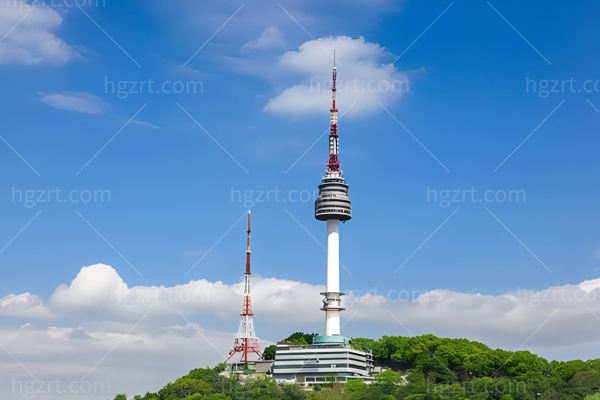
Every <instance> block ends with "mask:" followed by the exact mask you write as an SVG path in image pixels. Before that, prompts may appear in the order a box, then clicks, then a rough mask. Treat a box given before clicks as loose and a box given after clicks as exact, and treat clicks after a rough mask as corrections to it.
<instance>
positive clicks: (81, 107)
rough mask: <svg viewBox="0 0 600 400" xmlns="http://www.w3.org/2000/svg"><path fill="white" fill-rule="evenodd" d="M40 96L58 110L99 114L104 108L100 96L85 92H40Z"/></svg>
mask: <svg viewBox="0 0 600 400" xmlns="http://www.w3.org/2000/svg"><path fill="white" fill-rule="evenodd" d="M41 96H42V98H41V100H42V101H43V102H44V103H46V104H47V105H49V106H50V107H53V108H57V109H59V110H67V111H76V112H80V113H85V114H100V113H101V112H102V111H103V110H104V108H105V104H104V101H103V100H102V99H101V98H100V97H98V96H94V95H93V94H90V93H87V92H62V93H54V94H41Z"/></svg>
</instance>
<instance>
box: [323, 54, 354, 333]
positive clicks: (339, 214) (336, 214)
mask: <svg viewBox="0 0 600 400" xmlns="http://www.w3.org/2000/svg"><path fill="white" fill-rule="evenodd" d="M336 75H337V69H336V66H335V51H334V53H333V85H332V88H331V109H330V110H329V111H330V112H331V120H330V128H329V161H328V162H327V170H326V172H325V176H323V179H322V180H321V184H320V185H319V198H318V199H317V200H316V201H315V218H316V219H318V220H319V221H327V291H326V292H324V293H321V294H322V295H323V296H325V298H324V299H323V307H322V308H321V310H323V311H325V336H326V337H332V336H340V311H342V310H343V309H344V308H343V307H342V296H343V295H344V293H341V292H340V221H348V220H349V219H350V218H352V203H351V202H350V198H349V197H348V184H347V183H346V181H345V180H344V176H343V174H342V170H341V169H340V160H339V158H338V131H337V112H338V110H337V107H336V105H335V94H336V91H337V89H336V77H337V76H336ZM323 339H325V338H323Z"/></svg>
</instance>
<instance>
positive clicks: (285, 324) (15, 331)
mask: <svg viewBox="0 0 600 400" xmlns="http://www.w3.org/2000/svg"><path fill="white" fill-rule="evenodd" d="M242 289H243V288H242V285H241V283H240V284H232V285H229V284H226V283H223V282H210V281H207V280H195V281H190V282H188V283H185V284H181V285H175V286H132V287H130V286H129V285H127V283H126V282H124V281H123V279H122V278H121V277H120V275H119V274H118V273H117V271H116V270H115V269H114V268H112V267H110V266H108V265H104V264H97V265H92V266H88V267H83V268H81V270H80V271H79V273H78V274H77V276H75V278H74V279H73V280H72V281H71V282H70V283H68V284H62V285H60V286H59V287H57V288H56V289H55V291H54V293H53V294H52V295H51V296H50V298H49V299H48V301H47V304H44V302H43V301H42V299H41V298H40V297H38V296H36V295H33V294H30V293H23V294H9V295H8V296H5V297H3V298H1V299H0V315H1V316H4V317H6V318H4V319H3V320H2V321H3V323H2V324H1V325H0V344H2V346H3V347H4V350H5V351H4V352H3V353H2V352H0V353H1V354H0V376H2V377H3V378H0V387H5V388H9V389H7V390H12V389H10V388H11V385H12V388H13V389H14V382H17V383H18V382H22V383H23V385H24V384H25V383H26V382H29V381H32V380H34V379H38V380H45V381H50V380H52V379H55V380H59V381H61V382H64V384H65V385H66V384H67V383H69V382H81V381H82V380H83V381H84V382H88V383H89V384H90V385H93V384H95V385H99V386H102V384H103V383H109V384H110V393H107V390H108V389H106V387H105V388H104V389H102V393H87V394H86V396H87V397H89V398H98V399H105V398H112V397H114V394H116V393H119V392H129V393H141V392H144V391H145V390H148V389H149V390H155V389H158V388H159V387H161V386H162V385H164V384H165V383H166V382H167V381H168V380H169V379H173V378H175V377H177V376H180V375H182V374H185V373H186V372H187V371H188V370H189V369H192V368H195V367H200V366H205V365H214V364H216V363H218V362H221V361H223V359H224V358H225V356H226V353H227V351H228V350H229V347H230V345H231V342H232V340H233V337H234V334H235V330H236V326H237V322H238V321H237V318H238V314H239V311H240V308H241V296H242ZM323 289H324V288H323V287H322V286H319V285H311V284H308V283H304V282H297V281H290V280H281V279H276V278H261V277H255V278H254V279H253V304H254V309H255V313H256V316H257V317H256V318H257V324H256V325H257V333H258V334H259V336H262V337H268V338H270V339H273V340H276V339H277V338H280V337H281V336H283V335H284V334H287V333H289V332H291V331H294V330H299V329H304V330H307V331H312V330H317V331H318V330H319V328H320V327H321V324H322V320H323V315H322V312H321V311H319V307H320V296H319V292H321V291H323ZM599 297H600V279H594V280H589V281H585V282H582V283H580V284H578V285H564V286H557V287H551V288H548V289H545V290H538V291H533V290H527V291H517V292H510V293H505V294H500V295H484V294H479V293H461V292H456V291H451V290H444V289H438V290H432V291H428V292H424V293H418V294H416V295H413V294H411V295H409V294H407V293H403V292H389V293H356V292H350V293H348V295H347V296H346V299H345V306H346V308H347V311H345V312H344V314H343V321H344V324H345V325H344V328H343V331H344V333H345V334H346V335H349V336H359V335H365V333H364V332H361V334H357V332H358V331H361V330H364V329H365V327H368V329H367V331H368V332H367V333H366V335H368V336H371V337H378V336H380V335H383V334H392V335H416V334H422V333H433V334H436V335H439V336H449V337H467V338H469V339H476V340H479V341H482V342H484V343H486V344H488V345H490V346H492V347H503V348H507V349H513V350H514V349H529V350H533V351H536V352H538V353H540V354H541V355H543V356H546V357H548V358H553V357H558V358H563V359H569V358H586V359H587V358H596V357H600V352H598V350H597V349H598V345H599V343H598V342H599V339H598V335H597V332H598V330H600V299H599ZM199 321H201V322H199ZM267 343H268V342H267V341H263V344H267ZM15 360H18V362H16V361H15ZM139 365H144V366H145V368H141V369H140V368H139ZM132 371H133V372H132ZM132 373H133V374H134V375H135V376H134V377H133V378H132V375H131V374H132ZM34 377H35V378H34ZM124 377H126V378H124ZM82 378H83V379H82ZM11 379H12V381H11ZM15 380H16V381H15ZM11 382H12V383H11ZM24 387H25V386H23V388H21V389H19V388H17V389H18V390H17V392H19V390H21V393H20V394H19V393H17V394H19V395H22V390H25V389H24ZM96 389H97V390H100V389H98V388H97V387H96ZM78 390H82V389H81V388H75V389H74V390H72V391H71V392H69V393H66V394H65V393H61V394H60V396H59V395H57V394H56V393H46V394H44V395H43V396H42V395H40V394H38V397H39V398H48V399H56V398H65V397H66V398H69V396H68V395H70V394H72V395H73V396H72V398H78V396H77V395H78V394H81V393H77V391H78ZM0 394H1V395H2V398H19V397H18V396H16V395H15V392H14V391H11V393H0ZM11 396H13V397H11ZM21 397H22V396H21Z"/></svg>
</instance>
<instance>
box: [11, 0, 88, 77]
mask: <svg viewBox="0 0 600 400" xmlns="http://www.w3.org/2000/svg"><path fill="white" fill-rule="evenodd" d="M34 3H36V4H28V3H27V2H25V1H24V0H0V32H2V34H3V35H5V36H4V37H3V40H1V41H0V63H4V64H20V65H38V64H50V65H62V64H65V63H66V62H68V61H70V60H72V59H75V58H80V57H81V55H80V54H79V52H77V51H76V50H75V49H73V48H72V47H70V46H69V45H67V44H66V43H65V42H64V41H63V40H62V39H60V38H59V37H57V36H56V35H55V34H54V33H53V31H55V30H56V29H58V28H59V27H60V25H61V24H62V21H63V20H62V17H61V16H60V14H58V13H57V12H56V11H54V10H52V9H51V8H50V7H46V6H43V5H41V4H39V3H38V2H34Z"/></svg>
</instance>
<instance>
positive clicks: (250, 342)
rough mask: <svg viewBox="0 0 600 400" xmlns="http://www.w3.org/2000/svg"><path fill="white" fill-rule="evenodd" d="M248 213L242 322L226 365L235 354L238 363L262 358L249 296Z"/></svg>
mask: <svg viewBox="0 0 600 400" xmlns="http://www.w3.org/2000/svg"><path fill="white" fill-rule="evenodd" d="M250 231H251V230H250V211H248V230H247V232H248V240H247V245H246V272H245V274H244V302H243V305H242V312H241V313H240V315H241V316H242V320H241V321H240V327H239V329H238V333H237V335H236V337H235V340H234V342H233V349H232V350H231V351H230V352H229V356H228V357H227V360H225V362H226V363H227V362H228V361H229V360H230V359H231V358H232V357H233V356H235V355H236V354H238V353H239V354H241V359H240V362H244V363H245V362H248V355H249V354H252V353H254V354H256V355H257V356H258V358H259V359H262V358H263V355H262V352H261V351H260V347H259V346H258V338H257V337H256V334H255V333H254V322H253V321H252V316H253V315H254V313H253V312H252V298H251V296H250V275H251V274H252V273H251V270H250Z"/></svg>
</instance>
